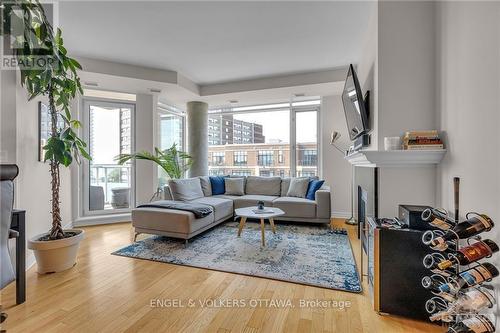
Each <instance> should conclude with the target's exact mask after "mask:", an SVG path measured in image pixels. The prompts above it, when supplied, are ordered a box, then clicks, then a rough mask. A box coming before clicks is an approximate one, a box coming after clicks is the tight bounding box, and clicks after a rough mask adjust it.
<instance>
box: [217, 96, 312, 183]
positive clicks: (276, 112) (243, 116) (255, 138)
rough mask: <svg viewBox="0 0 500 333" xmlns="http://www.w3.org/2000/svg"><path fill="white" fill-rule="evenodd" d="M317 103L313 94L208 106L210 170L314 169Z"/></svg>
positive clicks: (275, 172) (270, 172) (274, 172)
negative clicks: (311, 97)
mask: <svg viewBox="0 0 500 333" xmlns="http://www.w3.org/2000/svg"><path fill="white" fill-rule="evenodd" d="M319 105H320V102H319V99H314V100H304V101H294V102H292V103H277V104H267V105H255V106H241V107H233V108H224V109H212V110H209V128H208V132H209V134H208V141H209V154H208V156H209V157H208V159H209V161H208V162H209V173H210V174H211V175H257V176H258V175H262V176H282V177H290V176H293V175H297V176H300V175H304V176H306V175H307V176H311V175H312V176H315V175H317V174H318V153H317V152H318V145H317V135H318V131H317V113H318V111H319ZM291 122H292V123H291ZM292 139H293V140H294V141H292ZM291 143H292V144H291Z"/></svg>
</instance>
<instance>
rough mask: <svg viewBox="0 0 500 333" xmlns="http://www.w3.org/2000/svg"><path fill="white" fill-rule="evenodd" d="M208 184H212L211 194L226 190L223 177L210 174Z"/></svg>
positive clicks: (221, 192) (222, 192)
mask: <svg viewBox="0 0 500 333" xmlns="http://www.w3.org/2000/svg"><path fill="white" fill-rule="evenodd" d="M210 184H211V186H212V195H218V194H224V192H226V185H225V182H224V177H222V176H210Z"/></svg>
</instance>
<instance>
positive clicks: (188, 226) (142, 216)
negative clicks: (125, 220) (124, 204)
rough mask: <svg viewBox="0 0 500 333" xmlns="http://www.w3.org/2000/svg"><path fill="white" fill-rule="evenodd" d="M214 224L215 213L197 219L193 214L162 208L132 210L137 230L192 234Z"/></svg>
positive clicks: (133, 222) (133, 223)
mask: <svg viewBox="0 0 500 333" xmlns="http://www.w3.org/2000/svg"><path fill="white" fill-rule="evenodd" d="M213 222H214V213H210V215H208V216H205V217H202V218H200V219H197V218H195V217H194V214H193V213H191V212H186V211H182V210H173V209H161V208H136V209H132V225H133V226H134V227H135V228H141V229H149V230H159V231H166V232H172V233H178V234H182V235H186V234H190V233H192V232H195V231H197V230H199V229H201V228H204V227H206V226H207V225H209V224H211V223H213Z"/></svg>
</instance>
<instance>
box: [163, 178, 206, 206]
mask: <svg viewBox="0 0 500 333" xmlns="http://www.w3.org/2000/svg"><path fill="white" fill-rule="evenodd" d="M168 186H169V187H170V192H171V193H172V197H173V199H174V200H176V201H190V200H194V199H198V198H203V191H202V190H201V183H200V178H198V177H196V178H187V179H170V180H169V181H168Z"/></svg>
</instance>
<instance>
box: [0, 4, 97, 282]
mask: <svg viewBox="0 0 500 333" xmlns="http://www.w3.org/2000/svg"><path fill="white" fill-rule="evenodd" d="M1 9H2V11H3V15H2V26H1V33H0V35H2V36H5V38H10V40H11V42H12V44H13V45H12V46H13V48H12V50H13V53H14V56H15V58H16V60H17V63H18V65H19V70H20V73H21V84H22V85H23V86H24V87H26V90H27V91H28V94H29V100H32V99H33V98H35V97H38V96H45V97H47V98H48V102H49V103H48V104H49V118H50V122H51V128H50V137H49V138H48V140H47V144H46V145H45V146H44V147H43V149H44V151H45V158H44V161H45V162H46V161H48V162H49V165H50V176H51V196H52V197H51V205H52V207H51V214H52V228H51V230H50V232H48V233H45V234H42V235H38V236H36V237H34V238H32V239H31V240H29V241H28V247H29V248H30V249H32V250H33V251H34V253H35V257H36V260H37V264H38V272H39V273H48V272H58V271H62V270H65V269H68V268H71V267H73V266H74V264H75V263H76V255H77V252H78V247H79V243H80V241H81V240H82V239H83V230H77V229H69V230H63V228H62V223H61V210H60V198H59V190H60V185H61V179H60V167H61V166H64V167H69V166H70V165H71V163H72V162H74V161H76V162H79V161H80V158H81V157H83V158H86V159H90V156H89V154H88V153H87V150H86V149H87V148H86V147H87V145H86V144H85V142H84V141H83V140H82V139H80V138H79V137H78V135H77V133H76V131H77V129H78V128H79V127H80V122H79V121H78V120H75V119H73V118H72V115H71V112H70V103H71V101H72V100H73V99H74V98H75V97H76V95H77V94H78V93H83V90H82V87H81V85H80V79H79V77H78V74H77V70H78V69H81V66H80V64H79V63H78V62H77V61H76V60H75V59H72V58H70V57H69V56H68V55H67V51H66V49H65V48H64V44H63V39H62V33H61V30H60V29H57V31H56V32H54V29H53V27H52V25H51V24H50V22H49V21H48V20H47V17H46V15H45V12H44V9H43V7H42V5H41V4H40V3H39V2H38V1H37V0H28V1H27V0H19V1H10V2H5V3H3V4H2V8H1ZM14 27H23V28H21V29H20V31H18V30H16V29H15V28H14ZM11 28H12V29H11Z"/></svg>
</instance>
